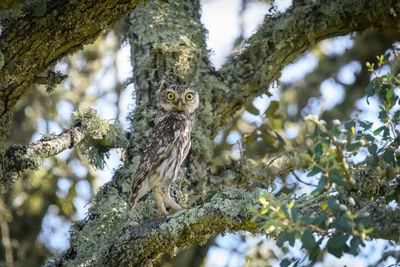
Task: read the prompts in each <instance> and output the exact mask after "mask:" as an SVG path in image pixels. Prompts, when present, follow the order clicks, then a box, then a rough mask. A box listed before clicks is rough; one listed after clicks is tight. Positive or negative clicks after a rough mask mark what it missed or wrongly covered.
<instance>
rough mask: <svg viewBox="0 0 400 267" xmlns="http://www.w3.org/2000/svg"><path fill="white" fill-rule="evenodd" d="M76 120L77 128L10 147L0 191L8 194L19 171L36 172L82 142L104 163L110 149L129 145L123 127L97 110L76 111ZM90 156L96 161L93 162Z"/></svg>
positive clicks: (3, 159)
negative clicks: (49, 161)
mask: <svg viewBox="0 0 400 267" xmlns="http://www.w3.org/2000/svg"><path fill="white" fill-rule="evenodd" d="M73 117H74V125H75V126H73V127H72V128H70V129H68V130H65V131H63V132H62V133H61V134H59V135H57V136H50V137H44V138H42V139H41V140H39V141H37V142H34V143H31V144H27V145H11V146H10V147H8V149H7V150H6V152H5V153H4V156H3V158H2V162H1V164H0V166H2V173H1V176H0V177H1V179H0V192H5V191H7V190H8V189H9V188H10V186H11V185H13V184H14V181H15V179H16V176H17V174H18V173H19V172H21V171H24V170H27V169H31V170H35V169H37V168H39V166H40V164H41V163H42V161H43V159H45V158H48V157H51V156H55V155H57V154H59V153H61V152H62V151H64V150H66V149H70V148H73V147H75V146H77V145H81V143H83V141H86V143H87V144H86V145H85V146H82V145H81V146H80V148H81V150H82V152H83V153H86V154H88V156H89V160H92V161H94V160H97V159H99V158H100V161H101V160H103V158H102V157H103V155H104V153H107V152H108V150H109V149H111V148H124V147H126V146H127V143H128V139H127V136H126V133H125V132H124V131H123V130H122V128H121V127H120V126H119V125H109V124H108V123H107V122H106V121H105V120H103V119H101V118H99V117H97V116H96V111H94V110H92V109H88V110H86V111H85V112H83V113H80V112H75V113H74V114H73ZM93 154H94V155H95V156H93ZM91 156H93V157H96V159H92V158H91ZM100 164H101V163H100ZM98 165H99V164H98Z"/></svg>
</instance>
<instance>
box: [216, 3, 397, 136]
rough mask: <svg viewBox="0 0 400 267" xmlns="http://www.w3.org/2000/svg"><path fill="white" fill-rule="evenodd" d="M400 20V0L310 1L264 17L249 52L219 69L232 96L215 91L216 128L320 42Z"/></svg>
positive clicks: (394, 26)
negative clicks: (284, 69) (276, 14)
mask: <svg viewBox="0 0 400 267" xmlns="http://www.w3.org/2000/svg"><path fill="white" fill-rule="evenodd" d="M399 22H400V1H399V0H387V1H381V0H360V1H354V0H344V1H308V3H307V4H305V5H301V6H296V7H292V8H290V9H289V10H287V11H285V12H284V13H282V14H280V15H278V16H266V18H265V20H264V23H263V24H262V25H261V26H260V27H259V29H258V31H257V33H256V34H254V35H253V36H252V37H251V38H250V39H249V40H248V42H247V43H248V46H247V47H246V48H245V50H244V51H243V52H242V53H240V54H237V55H234V56H232V57H231V58H230V59H229V60H228V61H227V63H226V64H225V65H224V66H223V67H222V68H221V69H220V71H219V73H220V74H221V76H222V79H223V80H224V82H225V84H226V87H227V88H230V92H229V97H228V96H227V95H226V93H225V92H216V93H217V94H216V96H215V97H216V99H215V102H214V103H215V104H216V105H214V107H215V109H216V112H217V114H218V116H217V126H216V129H215V132H216V131H217V130H219V129H220V128H221V127H222V126H223V125H225V123H226V122H227V121H228V120H229V117H230V116H231V114H232V113H233V112H235V111H238V110H239V109H241V108H242V107H243V105H244V104H245V102H246V101H251V99H253V98H254V97H255V96H257V95H260V94H262V93H268V88H269V86H270V84H271V83H273V82H274V81H276V80H278V79H279V77H280V75H281V73H280V72H281V70H282V69H283V68H284V67H285V66H286V65H288V64H289V63H292V62H293V61H294V60H295V59H297V58H298V57H299V56H301V55H302V54H303V53H304V52H305V51H307V50H308V49H310V48H312V47H313V46H314V45H315V44H316V43H317V42H319V41H321V40H324V39H327V38H329V37H333V36H339V35H345V34H348V33H351V32H354V31H363V30H365V29H367V28H378V29H380V28H382V29H383V28H385V29H388V28H396V29H398V28H399Z"/></svg>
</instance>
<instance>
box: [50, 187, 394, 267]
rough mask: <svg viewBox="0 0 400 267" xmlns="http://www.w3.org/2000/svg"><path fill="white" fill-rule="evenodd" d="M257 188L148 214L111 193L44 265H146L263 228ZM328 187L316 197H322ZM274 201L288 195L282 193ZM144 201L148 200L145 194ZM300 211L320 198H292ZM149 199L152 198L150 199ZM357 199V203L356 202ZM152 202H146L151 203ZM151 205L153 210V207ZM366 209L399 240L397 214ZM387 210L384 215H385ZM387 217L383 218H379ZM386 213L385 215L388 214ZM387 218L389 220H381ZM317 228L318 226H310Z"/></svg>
mask: <svg viewBox="0 0 400 267" xmlns="http://www.w3.org/2000/svg"><path fill="white" fill-rule="evenodd" d="M258 194H259V191H258V190H256V191H254V192H248V191H246V190H245V189H238V188H236V187H228V188H224V191H223V192H221V193H218V194H217V195H215V196H214V197H213V198H212V199H211V201H210V202H209V203H206V204H204V205H202V206H198V207H195V208H192V209H189V210H182V211H180V212H178V213H176V214H174V215H172V216H168V217H162V218H155V219H152V218H151V217H150V216H149V213H147V215H145V216H148V217H145V218H142V217H141V216H142V215H140V214H137V213H135V214H133V215H132V216H130V215H129V213H128V211H127V209H128V208H127V205H126V203H125V201H124V200H123V199H121V198H120V199H119V200H117V201H116V198H115V196H114V198H113V204H112V205H113V208H112V209H111V208H110V209H107V206H108V205H107V206H106V207H103V208H102V213H101V216H100V214H98V213H94V214H93V213H92V216H93V219H94V220H91V219H90V218H89V219H88V220H87V221H85V222H83V223H82V224H81V225H78V226H77V227H76V228H77V229H75V231H74V232H73V233H72V235H73V238H72V239H71V247H70V248H69V249H68V250H67V251H65V252H64V253H63V254H62V255H60V257H58V258H56V259H55V260H54V261H49V262H48V263H47V266H66V265H71V266H78V265H80V264H82V263H85V264H88V265H96V266H119V265H122V266H151V265H152V264H154V263H156V262H157V261H158V260H159V259H160V257H161V256H162V255H163V254H165V253H170V254H173V253H174V252H175V249H176V248H177V247H188V246H190V245H191V244H193V243H195V242H199V243H205V242H206V241H207V240H208V239H209V238H211V237H213V236H215V235H217V234H220V233H221V234H224V233H231V232H237V231H239V230H245V231H249V232H252V233H257V234H266V232H265V230H264V224H265V219H263V218H260V217H259V218H258V219H256V220H252V218H253V217H254V215H255V213H253V212H251V211H249V208H248V207H249V205H252V206H254V207H256V208H260V207H261V205H260V203H259V202H258ZM328 196H329V193H328V192H325V193H323V194H322V195H321V196H320V197H319V199H320V201H322V200H321V199H325V200H326V199H327V198H328ZM277 201H286V202H287V203H289V202H290V201H291V199H289V198H288V196H281V197H279V198H278V200H277ZM146 202H147V203H145V205H142V206H148V205H149V203H148V200H147V201H146ZM296 202H297V203H301V205H299V206H298V207H297V212H298V214H299V217H300V216H303V215H312V214H315V213H316V211H318V210H319V205H320V203H319V202H318V201H315V198H314V197H309V196H306V195H303V196H301V197H299V198H297V199H296ZM153 204H154V202H153ZM360 205H361V204H360ZM150 206H151V205H150ZM153 211H155V210H153ZM363 212H364V213H365V214H368V213H370V214H372V213H375V214H376V215H378V218H377V220H375V219H374V221H373V222H372V226H373V227H374V229H376V231H374V235H376V237H380V238H387V239H393V240H396V241H398V237H399V236H400V233H399V229H400V227H399V225H400V218H399V216H398V214H396V212H395V211H393V210H391V209H390V208H386V209H382V207H380V205H379V204H377V203H369V204H368V205H366V206H365V208H364V210H363ZM385 216H386V217H385ZM384 218H386V219H384ZM389 218H390V219H389ZM387 220H390V221H391V222H392V223H391V226H387V225H384V222H385V221H387ZM311 230H312V231H314V230H315V231H317V230H318V231H320V229H319V228H318V229H317V228H316V229H314V230H313V229H311Z"/></svg>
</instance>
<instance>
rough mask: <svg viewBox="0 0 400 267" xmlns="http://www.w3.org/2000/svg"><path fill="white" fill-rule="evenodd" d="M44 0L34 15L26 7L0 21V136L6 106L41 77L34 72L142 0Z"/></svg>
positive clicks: (91, 37)
mask: <svg viewBox="0 0 400 267" xmlns="http://www.w3.org/2000/svg"><path fill="white" fill-rule="evenodd" d="M46 2H47V8H46V10H45V13H44V15H43V16H40V17H38V16H36V15H35V14H34V7H32V8H31V9H29V8H27V10H24V12H20V14H24V15H23V16H22V17H21V16H20V15H18V17H16V18H7V19H4V20H2V21H1V26H2V31H1V36H0V136H4V135H5V133H6V126H7V123H8V122H9V119H10V111H11V108H12V107H13V106H14V105H15V103H16V102H17V101H18V99H19V98H20V97H21V96H22V95H23V94H24V93H26V92H27V90H29V88H30V86H31V84H32V82H34V80H35V77H36V76H46V75H47V74H44V75H40V74H41V73H42V72H43V71H46V69H48V68H49V67H51V66H52V65H54V64H55V63H56V62H57V61H58V60H60V59H61V58H63V57H64V56H66V55H68V54H70V53H73V52H75V51H78V50H80V49H82V48H83V46H84V45H85V44H89V43H91V42H93V41H94V40H95V39H96V37H97V36H98V35H99V34H100V33H101V32H102V31H103V30H104V29H107V28H109V27H110V26H112V25H114V24H115V23H116V22H117V21H118V20H120V19H121V18H123V17H124V16H127V15H128V14H129V12H131V11H132V10H133V9H134V8H135V7H136V6H137V5H138V4H139V3H141V2H145V1H140V0H132V1H127V0H117V1H114V0H107V1H96V0H88V1H80V0H69V1H63V0H56V1H46ZM50 82H51V81H50ZM41 83H43V81H42V82H41Z"/></svg>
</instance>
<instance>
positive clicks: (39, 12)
mask: <svg viewBox="0 0 400 267" xmlns="http://www.w3.org/2000/svg"><path fill="white" fill-rule="evenodd" d="M46 9H47V4H46V1H41V2H39V3H38V4H37V5H36V7H35V10H34V14H35V16H36V17H42V16H43V15H44V14H46Z"/></svg>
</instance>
